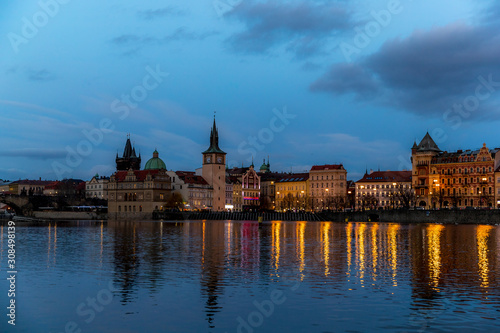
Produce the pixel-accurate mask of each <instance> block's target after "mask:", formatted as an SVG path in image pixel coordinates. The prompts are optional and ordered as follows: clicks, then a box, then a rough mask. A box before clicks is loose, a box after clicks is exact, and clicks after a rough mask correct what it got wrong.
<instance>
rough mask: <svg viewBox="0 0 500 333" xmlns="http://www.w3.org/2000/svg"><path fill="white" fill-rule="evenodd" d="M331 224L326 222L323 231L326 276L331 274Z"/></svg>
mask: <svg viewBox="0 0 500 333" xmlns="http://www.w3.org/2000/svg"><path fill="white" fill-rule="evenodd" d="M330 226H331V223H330V222H324V223H323V224H322V225H321V227H322V229H323V257H324V258H325V276H328V275H329V274H330Z"/></svg>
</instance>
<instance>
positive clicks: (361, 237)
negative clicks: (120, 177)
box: [0, 221, 500, 333]
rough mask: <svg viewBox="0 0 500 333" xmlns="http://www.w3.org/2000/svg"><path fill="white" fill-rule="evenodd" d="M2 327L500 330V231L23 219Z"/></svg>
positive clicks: (2, 285)
mask: <svg viewBox="0 0 500 333" xmlns="http://www.w3.org/2000/svg"><path fill="white" fill-rule="evenodd" d="M0 232H1V236H2V237H1V241H0V242H1V244H0V245H1V246H0V247H1V251H0V259H1V271H0V274H1V275H2V276H0V281H1V282H0V293H1V294H2V295H3V296H2V298H1V299H4V301H3V305H2V308H3V309H4V310H3V312H4V313H2V316H1V317H0V318H3V319H2V320H1V323H0V331H2V332H8V331H12V332H14V331H15V332H57V333H59V332H80V331H79V330H81V332H245V333H247V332H248V333H251V332H346V331H349V332H376V331H384V332H436V331H443V332H444V331H446V332H470V331H473V330H476V331H477V330H480V331H489V332H498V331H500V323H499V320H498V318H499V315H500V288H499V287H500V286H499V280H500V279H499V268H500V267H499V266H500V230H499V227H496V226H489V225H438V224H421V225H417V224H412V225H400V224H390V223H330V222H279V221H278V222H267V223H264V224H263V225H261V226H259V225H258V224H257V223H255V222H240V221H238V222H236V221H235V222H231V221H206V222H199V221H193V222H177V223H176V222H57V223H47V224H44V225H40V226H22V225H20V224H19V223H18V225H17V228H16V241H17V243H16V246H17V248H16V265H17V270H18V274H17V281H16V283H17V284H16V297H15V300H16V306H17V307H16V326H15V328H14V327H12V326H11V325H9V324H8V323H7V320H8V317H7V316H6V314H7V309H6V307H7V306H8V302H9V300H8V299H7V292H8V289H9V284H8V281H7V280H6V277H7V254H8V252H7V249H8V247H7V227H6V224H4V225H3V226H2V227H1V231H0Z"/></svg>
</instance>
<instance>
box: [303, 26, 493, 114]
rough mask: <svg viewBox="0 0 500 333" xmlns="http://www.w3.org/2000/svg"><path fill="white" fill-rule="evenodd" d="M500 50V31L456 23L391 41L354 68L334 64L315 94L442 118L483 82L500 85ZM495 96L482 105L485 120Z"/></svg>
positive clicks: (320, 80) (320, 79)
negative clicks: (349, 97) (347, 96)
mask: <svg viewBox="0 0 500 333" xmlns="http://www.w3.org/2000/svg"><path fill="white" fill-rule="evenodd" d="M498 45H500V32H499V31H498V30H497V29H493V28H491V27H488V26H470V25H467V24H464V23H456V24H452V25H448V26H444V27H439V28H434V29H432V30H430V31H416V32H414V33H413V34H412V35H411V36H409V37H408V38H405V39H401V38H398V39H394V40H391V41H388V42H386V43H385V44H384V45H383V46H382V47H381V48H380V50H378V51H377V52H376V53H374V54H372V55H370V56H368V57H366V58H364V59H361V60H359V61H357V62H355V63H352V64H345V63H340V64H336V65H334V66H333V67H332V68H331V69H330V70H329V71H328V72H327V73H326V74H324V75H323V76H322V77H320V78H319V79H318V80H317V81H316V82H314V83H313V84H312V85H311V89H312V90H313V91H325V92H329V93H332V94H334V95H341V94H353V95H354V96H355V97H356V98H358V99H370V100H373V101H374V102H375V103H379V104H384V105H388V106H392V107H396V108H398V109H402V110H404V111H410V112H414V113H417V114H424V115H442V114H443V112H444V111H445V110H446V109H448V108H450V107H452V106H453V105H454V104H456V103H462V102H463V101H464V99H465V98H467V97H468V96H475V94H476V88H477V86H478V85H479V84H480V83H481V81H480V77H483V78H485V79H486V80H488V78H489V77H490V76H491V77H492V79H493V80H494V81H496V82H500V48H499V47H498ZM496 89H498V90H499V91H500V87H496ZM499 95H500V94H499ZM491 96H492V97H493V98H489V99H488V100H484V101H483V102H482V103H481V111H484V112H483V114H482V116H485V113H488V112H490V111H491V110H489V108H490V107H492V103H493V104H494V102H495V100H494V99H495V98H494V94H492V95H491ZM477 116H478V115H477ZM489 116H491V114H489Z"/></svg>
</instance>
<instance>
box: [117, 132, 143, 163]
mask: <svg viewBox="0 0 500 333" xmlns="http://www.w3.org/2000/svg"><path fill="white" fill-rule="evenodd" d="M129 169H132V170H140V169H141V154H139V156H137V155H136V153H135V147H132V143H131V142H130V135H127V142H126V143H125V149H123V156H122V157H118V153H116V171H128V170H129Z"/></svg>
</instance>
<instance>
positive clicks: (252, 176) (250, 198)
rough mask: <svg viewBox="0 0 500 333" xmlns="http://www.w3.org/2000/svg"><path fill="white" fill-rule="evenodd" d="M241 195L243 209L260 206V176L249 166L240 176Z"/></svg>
mask: <svg viewBox="0 0 500 333" xmlns="http://www.w3.org/2000/svg"><path fill="white" fill-rule="evenodd" d="M241 196H242V198H243V209H253V208H257V207H259V206H260V176H259V175H258V174H257V172H256V171H255V170H254V168H253V164H252V165H251V166H250V168H249V169H248V170H247V172H245V173H244V174H243V175H242V176H241Z"/></svg>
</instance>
